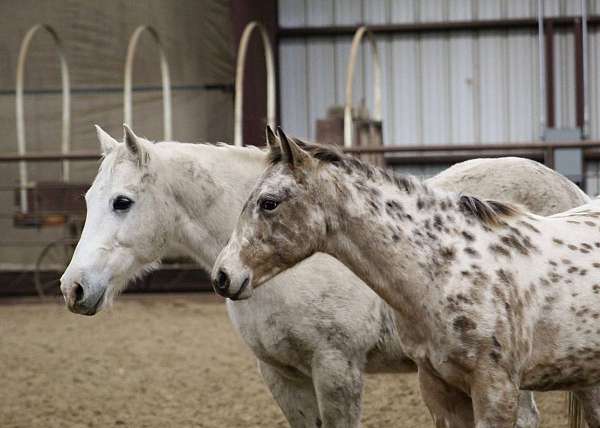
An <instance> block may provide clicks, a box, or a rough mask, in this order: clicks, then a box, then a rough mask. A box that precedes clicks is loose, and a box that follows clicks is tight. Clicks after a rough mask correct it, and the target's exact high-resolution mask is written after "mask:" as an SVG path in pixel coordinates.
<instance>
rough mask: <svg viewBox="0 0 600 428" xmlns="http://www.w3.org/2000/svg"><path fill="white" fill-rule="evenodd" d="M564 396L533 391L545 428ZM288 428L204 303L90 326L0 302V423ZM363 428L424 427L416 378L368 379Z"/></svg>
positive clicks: (239, 347) (127, 311) (87, 321)
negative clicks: (536, 395) (535, 394)
mask: <svg viewBox="0 0 600 428" xmlns="http://www.w3.org/2000/svg"><path fill="white" fill-rule="evenodd" d="M563 397H564V394H561V393H553V394H541V395H538V404H539V407H540V410H541V413H542V418H543V419H542V427H545V428H551V427H552V428H555V427H556V428H558V427H566V426H567V424H566V416H565V414H566V410H565V409H566V404H565V401H564V398H563ZM112 426H127V427H192V426H193V427H219V428H236V427H285V426H286V423H285V420H284V418H283V416H282V414H281V412H280V411H279V409H278V408H277V406H276V405H275V403H274V401H273V400H272V399H271V397H270V395H269V392H268V390H267V389H266V387H265V386H264V385H263V384H262V382H261V380H260V377H259V375H258V372H257V369H256V364H255V360H254V358H253V356H252V354H251V353H250V351H249V350H248V349H246V347H245V345H244V344H243V343H242V341H241V339H239V338H238V336H237V335H236V333H235V332H234V331H233V329H232V327H231V324H230V323H229V320H228V318H227V314H226V312H225V308H224V305H223V304H222V303H220V302H217V301H216V300H215V298H213V297H210V296H208V295H206V296H203V295H145V296H141V295H137V296H136V295H133V296H124V297H122V298H121V299H120V300H119V301H118V302H117V303H116V304H115V306H114V307H113V308H112V309H111V310H110V311H107V312H104V313H101V314H99V315H97V316H95V317H91V318H87V317H82V316H77V315H73V314H71V313H69V312H68V311H67V310H66V309H65V308H64V307H63V306H62V305H59V304H55V303H45V304H42V303H38V302H37V301H36V300H34V299H28V300H25V301H23V300H20V301H13V302H10V303H8V302H6V301H4V302H2V301H0V427H3V428H8V427H11V428H12V427H23V428H32V427H49V428H53V427H61V428H64V427H112ZM363 426H364V427H370V428H375V427H412V428H420V427H431V426H432V425H431V423H430V419H429V415H428V414H427V411H426V409H425V407H424V406H423V404H422V403H421V400H420V399H419V394H418V388H417V382H416V378H415V376H414V375H370V376H368V377H367V379H366V393H365V404H364V412H363Z"/></svg>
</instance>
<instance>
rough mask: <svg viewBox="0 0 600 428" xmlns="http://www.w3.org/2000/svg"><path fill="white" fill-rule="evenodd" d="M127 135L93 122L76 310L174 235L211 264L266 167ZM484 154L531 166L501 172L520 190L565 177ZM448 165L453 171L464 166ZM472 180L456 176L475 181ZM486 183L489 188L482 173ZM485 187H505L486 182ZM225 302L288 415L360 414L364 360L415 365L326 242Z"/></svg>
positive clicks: (399, 368)
mask: <svg viewBox="0 0 600 428" xmlns="http://www.w3.org/2000/svg"><path fill="white" fill-rule="evenodd" d="M127 136H128V138H127V139H126V144H121V143H118V142H117V141H115V140H114V139H113V138H112V137H110V136H109V135H108V134H106V133H105V132H103V131H102V130H101V129H99V128H98V138H99V140H100V143H101V147H102V151H103V153H104V157H105V158H104V160H103V162H102V164H101V166H100V169H99V171H98V175H97V177H96V179H95V180H94V184H93V186H92V187H91V189H90V190H89V192H88V193H87V194H86V201H87V218H86V223H85V228H84V230H83V234H82V236H81V240H80V242H79V244H78V246H77V249H76V251H75V254H74V256H73V260H72V261H71V263H70V265H69V267H68V268H67V270H66V272H65V273H64V275H63V278H62V285H61V288H62V291H63V294H64V296H65V299H66V301H67V303H68V306H69V308H70V309H71V310H72V311H74V312H77V313H81V314H89V315H91V314H94V313H96V312H97V311H99V310H101V309H102V308H103V307H105V306H107V305H108V304H110V302H111V301H112V299H113V298H114V297H115V296H116V295H117V294H118V292H119V291H120V290H122V289H123V288H124V287H125V285H126V284H127V282H128V281H129V280H130V279H131V278H134V277H136V276H138V275H141V274H143V273H144V272H145V271H147V270H149V269H151V268H152V267H153V266H154V265H155V264H156V262H157V261H158V260H160V259H161V257H163V256H165V254H166V253H167V251H168V250H167V248H170V247H179V248H181V249H182V250H183V252H185V253H186V254H190V255H193V256H194V257H195V258H196V260H198V262H199V263H200V264H201V265H202V266H203V267H204V268H206V269H210V268H211V267H212V265H213V264H214V261H215V260H216V257H217V254H218V252H219V251H220V250H221V248H223V247H224V245H225V244H226V242H227V239H228V237H229V235H230V234H231V231H232V230H233V228H234V225H235V221H236V219H237V216H238V214H239V212H240V211H241V209H242V204H243V201H244V199H245V198H246V197H247V196H248V195H249V193H250V190H251V188H252V187H253V186H254V184H255V182H256V180H257V178H258V177H259V176H260V174H261V173H262V171H263V170H264V168H265V167H266V158H267V155H266V153H264V152H263V151H260V150H257V149H254V148H237V147H233V146H225V145H220V146H215V145H209V144H183V143H169V142H165V143H156V144H151V143H149V142H148V141H146V140H144V139H141V138H138V137H136V136H135V135H134V134H133V133H132V132H128V133H127ZM480 163H481V167H480V168H475V169H476V170H477V169H479V170H483V171H488V172H490V173H491V172H492V171H493V170H495V169H496V167H495V165H496V164H497V165H500V166H501V168H505V167H506V164H510V165H517V166H518V167H519V168H521V169H522V170H523V171H530V172H531V173H530V174H524V176H523V177H522V179H519V180H517V181H511V178H510V177H506V181H505V182H506V183H511V182H512V185H508V187H514V190H517V189H519V188H520V187H521V186H523V187H527V188H536V187H539V186H541V185H542V184H544V182H551V183H559V182H562V180H564V178H563V177H561V176H560V175H558V174H556V173H554V172H553V171H551V170H548V169H546V168H544V167H542V171H543V172H542V174H541V175H539V174H537V173H535V172H536V171H538V169H539V168H540V166H539V164H537V163H535V162H531V161H528V160H524V159H518V158H512V159H508V160H491V161H485V160H481V161H480ZM447 175H448V178H447V180H448V181H450V180H453V179H454V178H456V175H457V174H447ZM475 179H477V180H478V181H479V178H475ZM470 181H471V179H467V180H465V182H464V183H461V184H462V185H463V186H469V185H470V184H469V183H470ZM437 184H438V185H440V186H442V185H443V184H444V180H438V183H437ZM479 185H480V186H482V187H481V188H482V189H485V178H484V179H483V180H481V181H480V184H479ZM558 187H559V186H558V185H557V188H558ZM456 189H457V190H460V189H461V186H460V185H458V186H457V187H456ZM504 192H505V190H504V188H503V190H502V195H501V196H503V197H504V198H505V199H508V200H510V199H511V191H510V189H508V192H507V193H506V194H504ZM484 196H498V195H497V194H495V193H494V189H493V188H488V189H486V190H485V193H484ZM532 197H533V198H532V199H533V201H537V200H538V199H537V198H536V195H535V194H533V195H532ZM578 198H579V200H577V199H578ZM574 199H575V201H574ZM585 201H586V196H585V195H584V194H582V193H581V192H580V191H579V190H578V189H577V188H576V186H574V185H570V187H569V186H567V188H561V191H559V192H556V193H555V194H552V195H544V197H543V200H542V202H546V203H547V204H548V206H552V207H555V206H556V207H557V209H566V208H570V207H571V206H573V205H578V204H580V203H584V202H585ZM540 205H541V206H543V203H542V204H540ZM544 212H545V211H544ZM227 310H228V313H229V316H230V318H231V320H232V322H233V324H234V326H235V327H236V329H237V330H238V331H239V333H240V335H241V337H242V338H243V339H244V341H245V342H246V344H247V345H248V346H249V347H250V349H251V350H252V351H253V352H254V354H255V355H256V356H257V359H258V363H259V368H260V372H261V374H262V376H263V378H264V380H265V382H266V384H267V385H268V387H269V389H270V390H271V392H272V394H273V397H274V398H275V400H276V401H277V403H278V404H279V406H280V407H281V409H282V411H283V413H284V414H285V416H286V418H287V420H288V421H289V423H290V425H291V426H293V427H309V426H310V427H314V426H316V425H318V424H319V423H322V424H323V426H326V427H329V426H345V427H351V426H358V425H359V420H360V409H361V394H362V373H363V370H366V371H367V372H383V371H388V372H392V371H393V372H414V370H415V366H414V364H413V363H412V362H411V361H410V360H409V359H408V358H406V356H405V355H404V352H403V351H402V348H401V345H400V341H399V337H398V332H397V330H396V327H395V314H394V312H393V311H392V310H391V309H390V308H389V306H388V305H386V304H385V303H384V302H383V301H382V300H381V299H380V298H379V297H377V295H376V294H375V293H373V292H372V291H371V290H370V289H369V288H368V287H366V286H364V284H362V283H361V282H360V281H359V280H358V278H357V277H356V276H354V274H352V273H351V272H350V271H349V270H348V269H346V268H345V267H344V266H343V265H342V264H340V263H339V262H337V261H336V260H335V259H333V258H332V257H329V256H327V255H324V254H319V255H315V257H313V258H311V259H310V260H307V261H306V262H305V263H304V264H303V266H298V267H297V268H294V269H291V270H289V271H287V272H286V273H284V274H282V275H280V276H279V277H277V278H274V279H273V280H272V281H270V284H268V285H265V286H264V287H262V288H261V289H259V290H257V292H256V295H255V297H254V299H252V300H249V301H239V302H234V301H231V300H227ZM520 417H521V418H522V420H521V421H520V425H519V426H522V427H530V426H537V410H536V408H535V404H534V403H533V401H532V397H531V395H530V394H524V395H523V411H522V412H521V414H520Z"/></svg>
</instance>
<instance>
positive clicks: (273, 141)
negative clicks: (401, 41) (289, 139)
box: [265, 125, 279, 150]
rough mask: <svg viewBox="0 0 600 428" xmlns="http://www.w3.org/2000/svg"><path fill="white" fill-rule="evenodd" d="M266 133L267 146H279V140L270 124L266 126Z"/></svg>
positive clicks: (272, 147)
mask: <svg viewBox="0 0 600 428" xmlns="http://www.w3.org/2000/svg"><path fill="white" fill-rule="evenodd" d="M265 135H266V137H267V138H266V139H267V146H269V149H270V150H273V149H276V148H277V147H279V140H278V139H277V136H276V135H275V133H274V132H273V130H272V129H271V127H270V126H269V125H267V126H266V128H265Z"/></svg>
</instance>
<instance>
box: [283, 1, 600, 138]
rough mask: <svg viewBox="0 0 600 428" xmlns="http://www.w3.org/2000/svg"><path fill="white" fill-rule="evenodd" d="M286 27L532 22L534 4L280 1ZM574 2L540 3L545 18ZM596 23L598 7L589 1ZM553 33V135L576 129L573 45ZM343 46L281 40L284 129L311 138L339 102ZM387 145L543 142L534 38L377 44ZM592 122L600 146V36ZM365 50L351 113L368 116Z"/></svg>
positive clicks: (511, 35)
mask: <svg viewBox="0 0 600 428" xmlns="http://www.w3.org/2000/svg"><path fill="white" fill-rule="evenodd" d="M279 12H280V23H281V26H283V27H297V26H304V25H307V26H327V25H356V24H359V23H363V22H364V23H371V24H383V23H411V22H425V21H427V22H431V21H449V20H470V19H474V20H483V19H499V18H522V17H530V18H531V17H535V16H536V14H537V0H402V1H400V0H281V1H280V3H279ZM579 13H580V10H579V1H575V0H545V15H546V16H564V15H576V14H579ZM589 13H600V0H590V1H589ZM567 33H568V32H565V31H562V30H561V31H557V33H556V40H555V77H556V79H555V82H556V83H555V84H556V88H555V90H556V103H555V105H556V119H557V126H573V125H574V123H575V100H574V90H573V88H574V78H575V76H574V55H573V36H572V35H571V34H567ZM350 41H351V40H350V38H349V37H330V38H322V39H312V38H311V39H306V40H303V39H298V40H283V41H282V43H281V52H280V54H281V69H280V70H281V75H280V76H281V77H280V81H281V85H282V88H281V94H282V102H281V108H282V118H283V125H284V126H285V127H286V128H288V129H290V132H294V133H295V134H296V135H299V136H301V137H305V138H314V134H315V120H316V119H317V118H319V117H324V116H325V113H326V110H327V108H328V107H330V106H331V105H334V104H337V105H342V104H343V102H344V94H345V85H346V69H347V64H348V59H349V49H350ZM378 48H379V51H380V55H381V57H382V66H383V85H384V90H383V120H384V141H385V143H386V144H436V143H484V144H485V143H499V142H520V141H532V140H536V139H538V138H539V135H538V133H539V116H540V112H539V99H538V98H539V88H538V66H539V65H538V56H537V49H538V47H537V33H536V32H533V31H515V30H506V31H498V32H494V33H490V32H482V33H473V32H465V33H463V34H461V33H453V34H445V33H439V34H428V35H426V36H407V35H393V36H391V35H390V36H378ZM590 53H591V56H590V76H592V78H591V79H590V86H591V88H590V90H591V91H592V92H591V93H590V101H591V104H590V118H591V133H592V136H595V137H598V138H600V126H599V125H598V123H599V121H600V106H599V102H598V101H597V100H598V99H599V98H600V87H599V86H598V84H597V83H596V82H595V79H594V78H593V76H597V75H600V67H599V65H598V61H600V36H598V34H597V32H595V31H591V32H590ZM372 80H373V77H372V71H371V58H370V52H369V47H368V45H366V44H365V46H364V47H363V49H362V52H361V55H360V56H359V58H358V61H357V65H356V70H355V81H354V103H355V105H358V104H359V103H360V102H361V101H362V100H363V99H364V100H365V101H366V104H367V106H368V108H369V109H370V110H371V111H372V108H373V105H372V102H373V94H372Z"/></svg>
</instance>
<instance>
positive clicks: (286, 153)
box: [277, 127, 313, 168]
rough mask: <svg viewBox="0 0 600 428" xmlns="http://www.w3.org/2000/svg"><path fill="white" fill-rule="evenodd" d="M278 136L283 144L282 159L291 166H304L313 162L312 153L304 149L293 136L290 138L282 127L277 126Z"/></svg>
mask: <svg viewBox="0 0 600 428" xmlns="http://www.w3.org/2000/svg"><path fill="white" fill-rule="evenodd" d="M277 136H278V137H279V144H280V145H281V159H282V161H283V162H285V163H287V164H288V165H289V166H290V167H291V168H297V167H302V166H305V165H308V164H310V163H312V161H313V159H312V158H311V156H310V154H309V153H308V152H306V151H304V150H303V149H302V148H301V147H300V146H299V145H298V143H296V141H295V140H294V139H293V138H288V137H287V135H285V133H284V132H283V130H282V129H281V128H280V127H277Z"/></svg>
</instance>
